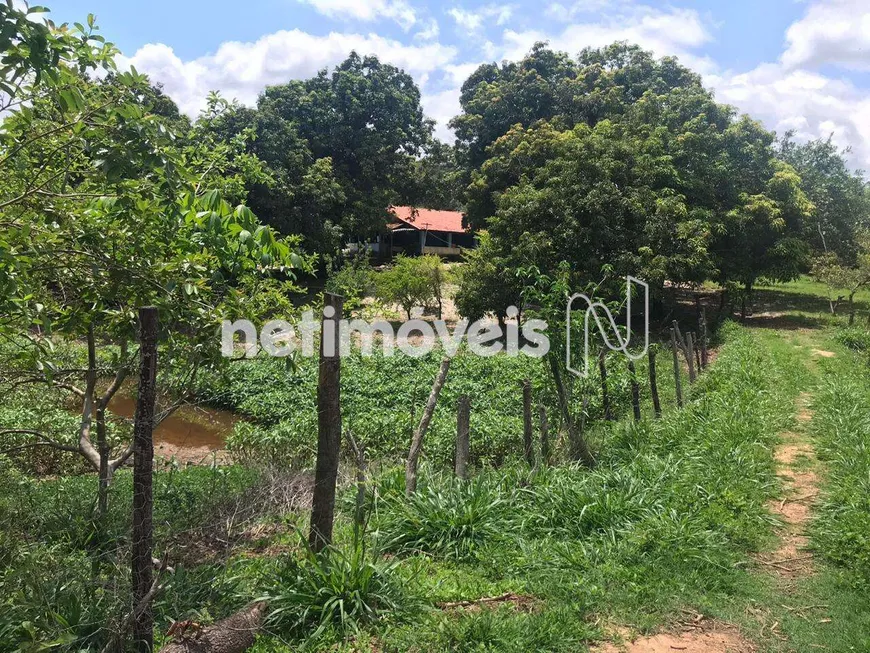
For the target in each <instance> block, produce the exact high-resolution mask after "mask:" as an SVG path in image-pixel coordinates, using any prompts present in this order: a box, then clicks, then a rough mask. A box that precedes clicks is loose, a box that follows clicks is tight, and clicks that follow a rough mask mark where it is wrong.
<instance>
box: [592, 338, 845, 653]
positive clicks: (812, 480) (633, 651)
mask: <svg viewBox="0 0 870 653" xmlns="http://www.w3.org/2000/svg"><path fill="white" fill-rule="evenodd" d="M796 346H798V347H802V348H804V349H806V350H807V353H808V354H809V356H808V358H807V365H808V367H809V368H811V369H812V368H814V366H815V361H816V360H818V359H819V358H830V357H832V356H834V355H835V354H834V353H833V352H829V351H824V350H820V349H815V348H813V347H812V346H808V343H806V342H804V343H801V344H800V345H796ZM811 402H812V394H811V393H810V392H806V391H805V392H801V393H800V395H798V397H797V399H796V401H795V411H794V416H795V423H796V424H795V428H794V430H792V431H785V432H783V433H781V434H780V438H779V444H778V445H777V447H776V450H775V451H774V459H775V461H776V473H777V476H778V477H779V479H780V481H781V484H782V495H781V496H780V497H779V498H778V499H775V500H772V501H771V502H769V504H768V508H769V509H770V511H771V513H773V514H774V515H775V516H776V517H777V518H778V519H779V521H780V526H779V527H778V528H777V529H776V534H777V537H778V543H777V546H776V547H775V548H774V549H773V550H772V551H768V552H765V553H762V554H759V555H758V556H756V557H755V560H756V562H757V564H758V567H759V569H760V571H761V572H762V573H766V574H771V575H773V576H774V578H775V582H776V586H777V588H778V592H779V593H780V594H782V595H787V594H790V593H791V592H792V591H793V589H794V587H795V586H796V584H797V583H798V581H799V580H800V579H802V578H806V577H807V576H809V575H811V574H813V573H814V565H813V555H812V552H811V551H810V550H809V548H808V545H809V536H808V533H807V528H808V526H809V523H810V520H811V519H812V506H813V502H814V501H815V498H816V496H817V495H818V476H817V474H816V472H815V468H816V457H815V450H814V448H813V444H812V441H811V440H810V438H809V436H808V435H807V433H806V426H807V424H808V423H809V422H810V421H811V420H812V417H813V413H812V409H811V408H810V405H811ZM750 611H751V610H750ZM757 616H759V617H761V615H757ZM760 621H761V622H762V630H767V631H768V633H769V634H770V635H772V636H773V637H774V638H775V639H778V640H780V641H785V640H786V637H785V635H784V634H783V633H781V632H780V631H779V623H778V622H776V621H772V622H770V623H765V622H767V621H768V620H767V619H766V618H763V617H762V618H761V619H760ZM618 635H621V636H622V639H623V640H624V641H623V643H621V644H613V643H607V644H604V645H603V646H599V647H597V648H593V649H592V650H593V651H595V652H596V653H664V652H673V651H684V652H685V653H753V652H755V651H757V650H759V649H758V647H757V646H756V645H755V644H754V643H753V642H751V641H749V640H748V639H747V638H746V637H745V636H743V634H742V633H741V632H740V630H739V629H738V628H737V627H735V626H734V625H732V624H729V623H725V622H719V621H716V620H712V619H707V618H704V617H702V615H700V614H696V615H694V618H687V619H683V620H681V621H680V622H678V624H677V625H676V627H674V628H672V629H671V631H670V632H666V633H660V634H657V635H652V636H645V637H639V638H636V639H633V640H631V639H629V638H627V637H626V633H619V634H618ZM618 638H619V637H618V636H617V639H618Z"/></svg>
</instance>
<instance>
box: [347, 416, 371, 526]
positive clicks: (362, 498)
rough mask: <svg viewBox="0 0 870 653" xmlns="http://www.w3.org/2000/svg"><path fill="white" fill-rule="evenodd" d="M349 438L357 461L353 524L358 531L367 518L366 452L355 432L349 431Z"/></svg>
mask: <svg viewBox="0 0 870 653" xmlns="http://www.w3.org/2000/svg"><path fill="white" fill-rule="evenodd" d="M347 437H348V439H349V440H350V445H351V447H352V448H353V454H354V458H355V459H356V506H355V509H354V513H353V522H354V524H355V525H356V527H357V528H358V529H362V527H363V526H364V525H365V516H366V467H367V466H366V450H365V445H364V444H363V443H362V442H359V443H358V442H357V441H356V438H354V437H353V432H351V431H350V429H348V431H347Z"/></svg>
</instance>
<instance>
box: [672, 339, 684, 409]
mask: <svg viewBox="0 0 870 653" xmlns="http://www.w3.org/2000/svg"><path fill="white" fill-rule="evenodd" d="M671 352H673V354H674V387H675V389H676V395H677V406H678V407H679V408H682V407H683V384H682V381H681V380H680V357H679V355H678V354H677V331H676V329H674V328H673V327H671Z"/></svg>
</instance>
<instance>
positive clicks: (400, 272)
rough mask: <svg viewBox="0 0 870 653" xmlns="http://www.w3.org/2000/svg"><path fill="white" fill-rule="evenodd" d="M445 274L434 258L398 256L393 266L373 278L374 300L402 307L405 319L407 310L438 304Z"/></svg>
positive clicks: (408, 313) (436, 258) (440, 263)
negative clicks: (378, 299)
mask: <svg viewBox="0 0 870 653" xmlns="http://www.w3.org/2000/svg"><path fill="white" fill-rule="evenodd" d="M445 276H446V273H445V270H444V264H443V263H442V262H441V259H440V258H438V257H437V256H418V257H413V258H412V257H408V256H398V257H396V260H395V261H394V262H393V266H392V267H391V268H390V269H388V270H384V271H383V272H381V273H380V274H378V275H377V277H376V280H375V285H376V287H377V294H378V297H379V298H381V299H382V300H384V301H386V302H391V303H393V304H398V305H399V306H401V307H402V309H403V310H404V311H405V314H406V315H407V317H408V319H411V309H412V308H415V307H418V306H431V305H432V304H434V303H437V304H438V305H439V311H440V303H441V293H442V286H443V284H444V279H445Z"/></svg>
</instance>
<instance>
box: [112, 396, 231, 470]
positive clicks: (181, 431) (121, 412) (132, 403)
mask: <svg viewBox="0 0 870 653" xmlns="http://www.w3.org/2000/svg"><path fill="white" fill-rule="evenodd" d="M109 410H110V411H112V413H114V414H115V415H117V416H119V417H124V418H127V419H133V415H134V414H135V412H136V399H135V397H134V396H133V394H132V392H130V391H128V390H127V388H124V390H122V391H121V392H119V393H118V394H116V395H115V396H114V397H113V398H112V401H111V402H109ZM238 421H239V417H238V416H236V415H235V414H233V413H231V412H229V411H226V410H220V409H217V408H209V407H206V406H199V405H188V406H182V407H181V408H179V409H178V410H176V411H175V412H174V413H173V414H172V415H170V416H169V417H167V418H166V419H164V420H163V421H162V422H161V423H160V425H159V426H158V427H157V428H156V429H155V430H154V456H155V457H156V458H165V459H171V458H175V459H176V460H177V461H178V462H181V463H190V464H198V465H209V464H211V463H212V462H213V461H217V462H219V463H220V462H224V461H226V459H227V453H226V450H225V449H224V446H225V444H226V438H227V436H229V434H230V433H231V432H232V430H233V427H234V426H235V424H236V423H237V422H238Z"/></svg>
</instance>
